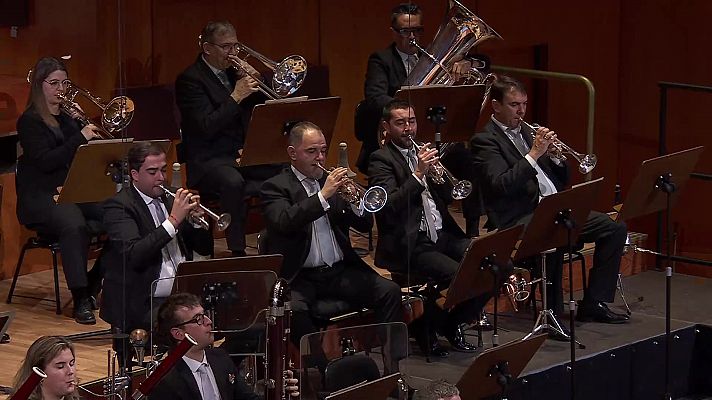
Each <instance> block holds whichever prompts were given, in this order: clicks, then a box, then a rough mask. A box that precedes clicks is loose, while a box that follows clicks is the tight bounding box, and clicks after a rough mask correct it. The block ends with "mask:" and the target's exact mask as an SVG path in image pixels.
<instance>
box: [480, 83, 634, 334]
mask: <svg viewBox="0 0 712 400" xmlns="http://www.w3.org/2000/svg"><path fill="white" fill-rule="evenodd" d="M491 96H492V100H491V102H492V109H493V114H492V116H491V120H490V121H489V123H488V124H487V125H486V126H485V131H484V132H483V133H479V134H476V135H474V136H473V137H472V139H471V146H470V148H471V149H472V152H473V157H474V168H475V171H476V173H477V175H478V176H479V182H480V185H481V188H482V193H483V198H484V202H485V208H486V210H487V215H488V218H489V221H490V224H491V226H492V228H500V229H504V228H509V227H512V226H515V225H518V224H526V223H527V222H528V221H529V220H530V219H531V216H532V214H533V212H534V210H535V209H536V207H537V205H538V204H539V201H540V200H541V198H542V197H544V196H549V195H551V194H554V193H556V192H557V191H560V190H563V189H564V188H565V186H566V185H567V182H568V179H569V171H568V166H567V165H566V163H565V162H562V161H561V160H558V159H555V158H552V157H551V156H550V155H549V149H550V147H551V146H552V144H553V143H554V142H555V141H556V139H557V136H556V133H555V132H553V131H551V130H549V129H547V128H544V127H541V128H538V129H537V130H536V132H532V131H531V130H530V129H528V127H526V126H524V124H522V123H521V121H522V120H523V119H524V116H525V114H526V111H527V100H528V99H527V92H526V88H525V87H524V85H523V84H522V83H521V82H519V81H517V80H516V79H513V78H511V77H508V76H500V77H499V78H497V81H496V82H495V83H494V84H493V85H492V89H491ZM532 136H534V138H533V139H532ZM625 239H626V227H625V225H624V224H623V223H616V222H613V221H612V220H611V219H610V218H609V217H608V216H607V215H605V214H602V213H600V212H596V211H592V212H591V214H590V215H589V217H588V220H587V221H586V224H585V225H584V226H583V230H582V231H581V235H580V237H579V241H580V242H596V249H595V253H594V256H593V268H592V269H591V271H590V274H589V282H588V288H587V289H586V291H585V293H584V298H583V301H582V302H581V304H580V306H579V309H578V313H577V319H579V320H581V321H596V322H603V323H623V322H625V321H626V320H627V319H628V318H627V316H624V315H622V314H618V313H615V312H613V311H612V310H610V309H609V308H608V306H607V305H606V303H607V302H612V301H613V297H614V295H615V291H616V282H617V278H618V270H619V267H620V261H621V256H622V254H623V246H624V244H625ZM562 262H563V250H559V251H557V252H556V253H553V254H550V255H548V257H547V269H548V272H547V275H548V276H549V278H551V283H552V290H550V291H548V294H549V295H550V296H549V297H550V298H549V304H550V305H553V307H552V310H553V311H554V313H555V314H560V313H561V312H562V311H563V299H562V297H563V295H562V287H561V278H562Z"/></svg>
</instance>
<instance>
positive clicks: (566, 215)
mask: <svg viewBox="0 0 712 400" xmlns="http://www.w3.org/2000/svg"><path fill="white" fill-rule="evenodd" d="M556 223H557V224H560V225H563V226H565V227H566V236H567V244H566V248H567V252H568V254H569V333H570V335H569V344H570V345H571V399H572V400H573V399H574V398H575V397H576V391H575V386H574V385H575V381H576V378H575V374H576V324H574V311H575V310H576V302H575V301H574V274H573V270H574V269H573V260H572V259H571V257H572V252H573V244H572V239H571V237H572V236H573V230H574V228H575V227H576V222H575V221H574V220H573V219H572V218H571V209H570V208H569V209H566V210H563V211H560V212H559V214H558V215H557V218H556Z"/></svg>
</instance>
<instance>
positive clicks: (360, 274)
mask: <svg viewBox="0 0 712 400" xmlns="http://www.w3.org/2000/svg"><path fill="white" fill-rule="evenodd" d="M290 287H291V291H292V299H291V306H292V311H293V313H292V326H291V340H292V342H293V343H294V344H295V345H296V346H297V347H299V341H300V339H301V338H302V336H304V335H308V334H310V333H314V332H317V327H316V325H314V320H313V319H312V316H311V313H310V309H311V305H312V304H314V302H316V301H317V300H319V299H335V300H343V301H346V302H348V303H349V304H351V305H353V306H354V307H366V308H370V309H373V310H374V312H375V314H376V320H377V321H378V322H401V321H403V315H402V312H401V291H400V287H399V286H398V285H397V284H396V283H395V282H393V281H390V280H388V279H385V278H383V277H382V276H380V275H378V274H377V273H375V272H371V271H368V270H365V269H363V268H360V267H357V266H351V265H347V264H346V263H344V262H338V263H336V264H334V265H333V266H332V267H331V268H328V269H326V270H323V271H319V270H317V269H309V268H302V270H301V271H300V272H299V274H298V275H297V276H296V277H295V278H294V280H293V281H292V283H291V284H290Z"/></svg>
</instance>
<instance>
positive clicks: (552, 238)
mask: <svg viewBox="0 0 712 400" xmlns="http://www.w3.org/2000/svg"><path fill="white" fill-rule="evenodd" d="M602 182H603V178H598V179H596V180H593V181H589V182H585V183H582V184H580V185H575V186H573V187H572V188H571V189H568V190H564V191H561V192H558V193H554V194H553V195H551V196H546V197H544V198H543V199H542V200H541V201H540V202H539V205H538V206H537V208H536V210H535V211H534V215H533V216H532V219H531V221H529V223H528V225H527V228H526V230H525V232H524V236H523V238H522V242H521V244H520V246H519V248H518V249H517V252H516V254H515V256H514V260H515V261H521V260H523V259H525V258H528V257H532V256H535V255H537V254H538V255H539V256H540V262H541V287H542V310H541V312H540V313H539V316H538V317H537V320H536V322H535V323H534V329H533V330H532V331H531V333H529V334H528V335H527V336H526V337H530V336H532V335H535V334H536V333H539V332H541V331H544V330H545V331H547V332H551V331H552V330H554V331H555V332H558V333H559V334H560V335H561V336H563V337H566V338H567V339H569V343H570V344H571V398H572V399H573V398H574V393H575V391H574V372H575V370H576V366H575V364H576V344H578V346H579V348H581V349H584V348H585V347H586V346H584V345H583V344H581V343H580V342H578V341H577V340H576V326H575V324H574V311H575V310H576V302H575V301H574V297H573V296H574V290H573V272H572V271H573V268H571V263H572V260H571V253H572V247H573V243H574V241H575V240H576V239H577V238H578V235H579V233H580V232H581V229H582V228H583V225H584V224H585V223H586V220H587V219H588V215H589V214H590V212H591V209H592V208H593V202H594V201H595V200H596V196H597V195H598V191H599V190H600V188H601V183H602ZM560 247H564V248H566V249H567V251H568V253H569V318H570V320H569V330H570V335H566V334H565V333H564V332H563V330H562V329H561V325H560V324H559V321H557V320H556V317H555V316H554V313H553V312H552V311H551V309H547V308H546V302H547V294H546V285H547V281H546V254H547V253H551V252H554V251H556V249H557V248H560ZM549 319H551V322H552V323H553V325H552V324H549V321H548V320H549Z"/></svg>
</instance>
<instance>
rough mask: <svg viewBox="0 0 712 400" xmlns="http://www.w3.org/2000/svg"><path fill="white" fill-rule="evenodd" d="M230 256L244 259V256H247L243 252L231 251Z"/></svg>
mask: <svg viewBox="0 0 712 400" xmlns="http://www.w3.org/2000/svg"><path fill="white" fill-rule="evenodd" d="M232 256H233V257H245V256H247V253H245V250H233V251H232Z"/></svg>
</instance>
